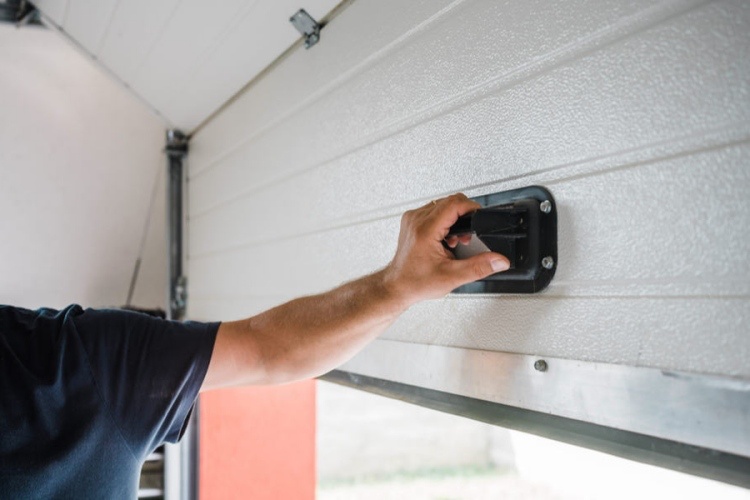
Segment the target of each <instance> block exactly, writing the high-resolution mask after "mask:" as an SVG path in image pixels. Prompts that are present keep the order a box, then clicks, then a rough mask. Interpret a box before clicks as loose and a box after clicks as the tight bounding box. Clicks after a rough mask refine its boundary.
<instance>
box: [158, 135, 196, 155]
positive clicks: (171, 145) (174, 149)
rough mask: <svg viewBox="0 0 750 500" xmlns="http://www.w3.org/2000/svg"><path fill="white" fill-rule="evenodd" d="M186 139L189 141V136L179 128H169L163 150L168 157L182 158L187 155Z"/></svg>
mask: <svg viewBox="0 0 750 500" xmlns="http://www.w3.org/2000/svg"><path fill="white" fill-rule="evenodd" d="M188 141H190V137H188V136H187V135H185V134H184V133H182V132H181V131H180V130H177V129H174V128H172V129H169V130H167V141H166V142H167V143H166V146H165V148H164V151H165V152H166V153H167V156H168V157H179V158H182V157H183V156H185V155H187V152H188Z"/></svg>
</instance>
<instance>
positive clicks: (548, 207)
mask: <svg viewBox="0 0 750 500" xmlns="http://www.w3.org/2000/svg"><path fill="white" fill-rule="evenodd" d="M539 210H541V211H542V212H544V213H545V214H548V213H550V212H551V211H552V203H550V201H549V200H544V201H543V202H541V203H540V204H539Z"/></svg>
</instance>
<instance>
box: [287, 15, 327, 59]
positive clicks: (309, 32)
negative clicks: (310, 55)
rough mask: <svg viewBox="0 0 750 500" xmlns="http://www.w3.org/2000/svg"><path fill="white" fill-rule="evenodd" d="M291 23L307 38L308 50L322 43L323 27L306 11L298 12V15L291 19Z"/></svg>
mask: <svg viewBox="0 0 750 500" xmlns="http://www.w3.org/2000/svg"><path fill="white" fill-rule="evenodd" d="M289 22H290V23H292V26H294V27H295V28H297V31H299V32H300V34H301V35H302V36H304V37H305V48H306V49H309V48H310V47H312V46H313V45H315V44H316V43H318V41H320V29H321V28H322V27H323V25H322V24H320V23H318V22H317V21H316V20H315V19H313V17H312V16H311V15H310V14H308V13H307V11H306V10H305V9H300V10H298V11H297V13H296V14H294V15H293V16H292V17H290V18H289Z"/></svg>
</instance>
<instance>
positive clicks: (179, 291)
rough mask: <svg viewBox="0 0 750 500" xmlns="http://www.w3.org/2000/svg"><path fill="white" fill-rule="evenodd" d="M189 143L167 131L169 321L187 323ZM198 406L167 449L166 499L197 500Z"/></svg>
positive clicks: (182, 135) (179, 133) (179, 134)
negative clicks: (186, 168) (179, 437)
mask: <svg viewBox="0 0 750 500" xmlns="http://www.w3.org/2000/svg"><path fill="white" fill-rule="evenodd" d="M188 140H189V137H188V136H186V135H185V134H184V133H182V132H181V131H179V130H174V129H173V130H168V131H167V143H166V147H165V153H166V155H167V162H168V168H169V176H168V177H169V179H168V184H167V189H168V193H167V195H168V196H167V199H168V204H169V206H168V232H169V306H168V309H169V311H168V318H169V319H171V320H176V321H181V320H183V319H185V312H186V308H187V278H186V277H185V273H184V269H183V264H184V255H183V234H184V230H183V226H184V220H185V215H184V197H183V188H184V184H185V177H184V176H185V174H184V167H183V160H184V159H185V157H186V156H187V154H188ZM197 408H198V403H197V402H196V406H195V408H194V411H193V413H192V415H191V416H190V419H189V421H188V425H187V428H186V429H185V433H184V434H183V436H182V440H181V441H180V443H179V445H167V446H166V447H165V464H164V476H165V478H164V498H165V499H166V500H195V499H196V498H197V497H198V430H197V429H198V422H197V416H198V411H197Z"/></svg>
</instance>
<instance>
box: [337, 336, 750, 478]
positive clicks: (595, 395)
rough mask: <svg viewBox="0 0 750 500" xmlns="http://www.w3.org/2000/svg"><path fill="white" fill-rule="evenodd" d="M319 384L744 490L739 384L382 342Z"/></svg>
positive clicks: (744, 408) (745, 432)
mask: <svg viewBox="0 0 750 500" xmlns="http://www.w3.org/2000/svg"><path fill="white" fill-rule="evenodd" d="M383 360H387V363H384V362H383ZM415 360H418V361H419V362H417V363H415ZM323 379H324V380H330V381H333V382H337V383H340V384H344V385H349V386H354V387H357V388H361V389H364V390H369V391H373V392H376V393H378V394H383V395H387V396H390V397H393V398H397V399H402V400H405V401H410V402H413V403H416V404H420V405H423V406H428V407H432V408H435V409H439V410H442V411H447V412H450V413H455V414H458V415H465V416H468V417H469V418H474V419H477V420H483V421H485V422H490V423H495V424H497V425H501V426H503V427H508V428H512V429H518V430H521V431H525V432H531V433H535V434H538V435H541V436H546V437H550V438H552V439H557V440H560V441H566V442H569V443H572V444H577V445H580V446H585V447H588V448H592V449H596V450H600V451H604V452H607V453H611V454H614V455H619V456H622V457H625V458H629V459H631V460H638V461H642V462H645V463H650V464H653V465H659V466H662V467H666V468H671V469H675V470H679V471H683V472H688V473H690V474H695V475H698V476H703V477H707V478H710V479H716V480H719V481H725V482H728V483H732V484H736V485H738V486H743V487H745V488H750V439H749V438H748V436H750V380H747V379H743V378H732V377H721V376H716V375H705V374H695V373H688V372H681V371H671V370H664V369H659V368H649V367H644V366H627V365H617V364H609V363H597V362H593V361H580V360H570V359H562V358H554V357H549V356H543V357H542V356H531V355H527V354H514V353H507V352H498V351H483V350H478V349H466V348H460V347H446V346H438V345H426V344H412V343H408V342H401V341H395V340H385V339H379V340H376V341H374V342H373V343H371V344H370V345H369V346H368V347H366V348H365V350H364V351H363V352H362V353H360V354H358V355H357V356H355V357H354V358H353V359H352V360H351V361H348V362H347V363H346V364H345V365H343V366H342V367H341V369H340V370H338V371H335V372H332V373H329V374H327V375H325V376H324V377H323Z"/></svg>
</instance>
